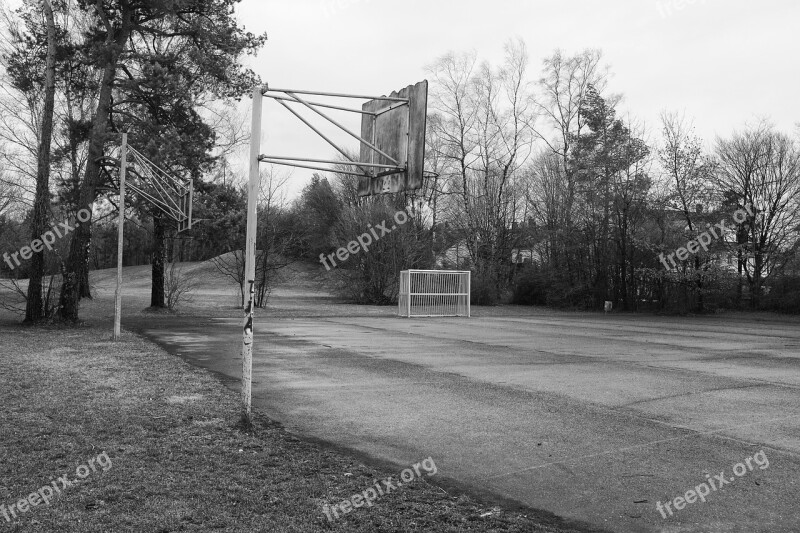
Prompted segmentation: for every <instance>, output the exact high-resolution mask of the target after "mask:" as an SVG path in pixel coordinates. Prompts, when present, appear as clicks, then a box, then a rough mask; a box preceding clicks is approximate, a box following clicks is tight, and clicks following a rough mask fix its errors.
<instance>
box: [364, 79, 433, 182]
mask: <svg viewBox="0 0 800 533" xmlns="http://www.w3.org/2000/svg"><path fill="white" fill-rule="evenodd" d="M389 96H390V97H391V98H401V99H407V102H399V101H387V100H381V99H375V100H370V101H368V102H367V103H365V104H364V105H363V106H362V107H361V109H362V110H363V111H365V112H366V113H365V114H364V115H362V117H363V118H362V120H361V138H362V139H363V140H365V141H368V142H370V143H371V144H372V145H373V146H375V147H377V148H378V149H380V150H381V151H382V152H384V153H385V154H386V155H389V156H391V157H392V158H393V159H394V160H395V161H397V162H399V165H397V166H398V167H400V168H402V169H403V170H402V171H400V172H398V171H396V170H391V169H390V170H381V168H380V167H369V168H367V169H366V172H367V175H366V176H363V177H361V178H359V182H358V194H359V196H370V195H373V194H387V193H397V192H402V191H406V190H415V189H419V188H421V187H422V176H423V168H424V165H425V125H426V124H425V123H426V119H427V114H428V82H427V81H421V82H419V83H417V84H415V85H409V86H408V87H405V88H404V89H401V90H400V91H399V92H393V93H392V94H391V95H389ZM359 161H361V162H364V163H372V164H379V165H392V164H394V162H393V161H391V160H390V159H389V158H387V157H385V156H384V155H382V154H380V153H378V152H377V151H375V150H374V149H373V148H372V147H370V146H369V145H367V144H366V143H364V142H362V143H361V151H360V157H359Z"/></svg>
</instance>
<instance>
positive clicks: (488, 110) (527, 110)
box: [428, 41, 535, 300]
mask: <svg viewBox="0 0 800 533" xmlns="http://www.w3.org/2000/svg"><path fill="white" fill-rule="evenodd" d="M505 52H506V57H505V62H504V64H503V65H502V66H501V67H500V68H498V69H495V68H492V67H491V65H489V64H488V63H482V64H480V65H477V66H476V58H475V56H474V54H465V55H460V56H457V55H454V54H448V55H446V56H444V57H442V58H441V59H439V60H438V61H437V62H436V63H435V64H433V65H432V66H430V67H429V69H428V70H429V72H430V73H431V76H432V78H433V80H434V81H433V90H432V98H431V103H432V107H433V109H434V111H435V112H436V113H437V114H438V115H439V117H438V118H437V119H436V120H435V121H433V126H434V128H435V129H434V134H435V135H437V136H438V137H439V139H438V142H437V144H436V146H437V148H438V150H439V153H438V154H437V155H438V156H439V157H440V158H441V161H442V175H443V176H444V177H445V179H446V180H447V181H448V183H447V190H448V191H449V192H451V193H453V195H454V197H453V200H454V201H451V202H449V205H448V211H449V213H448V215H447V218H448V219H449V220H450V221H451V222H453V223H455V224H457V225H458V226H459V229H460V231H461V233H462V235H463V238H464V239H465V240H466V245H467V248H468V250H469V254H470V257H471V262H472V264H473V265H474V268H475V270H476V273H477V275H476V281H477V282H478V283H479V284H480V285H483V286H485V288H486V291H485V292H484V291H480V292H479V293H478V298H479V299H480V298H481V296H480V294H481V293H484V294H486V295H487V297H488V299H489V300H491V299H493V296H490V295H491V294H493V295H496V294H497V292H498V290H499V288H500V285H501V284H502V280H503V279H504V273H503V270H504V268H505V267H506V266H507V265H508V264H509V263H510V257H511V249H512V248H513V246H514V237H515V235H516V234H515V233H514V232H512V231H511V228H512V226H513V224H514V222H516V221H517V219H518V218H519V217H520V214H521V209H524V202H521V201H520V199H521V196H520V191H521V187H520V186H519V183H518V182H519V177H520V168H521V166H522V165H523V164H524V162H525V160H526V159H527V158H528V156H529V155H530V152H531V147H532V143H533V120H534V117H535V113H534V103H533V99H532V87H531V84H530V82H529V81H528V75H527V68H528V55H527V50H526V48H525V45H524V43H523V42H522V41H511V42H509V43H508V44H507V45H506V49H505ZM455 198H458V200H457V201H455ZM523 216H524V215H523Z"/></svg>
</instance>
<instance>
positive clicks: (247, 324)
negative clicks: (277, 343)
mask: <svg viewBox="0 0 800 533" xmlns="http://www.w3.org/2000/svg"><path fill="white" fill-rule="evenodd" d="M261 99H262V94H261V87H256V88H254V89H253V116H252V125H251V129H250V180H249V183H248V186H247V244H246V250H245V275H244V284H245V286H244V287H243V290H244V294H245V295H246V297H247V301H246V302H245V308H244V330H243V338H242V417H243V419H245V420H246V421H247V422H248V423H249V422H252V417H251V412H252V411H251V405H252V398H251V397H252V376H253V305H254V303H255V302H254V299H255V277H256V275H255V274H256V231H257V229H258V228H257V226H258V218H257V213H256V209H257V206H258V191H259V188H260V174H259V164H258V156H259V155H260V150H261Z"/></svg>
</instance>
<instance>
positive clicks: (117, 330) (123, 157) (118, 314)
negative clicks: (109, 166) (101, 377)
mask: <svg viewBox="0 0 800 533" xmlns="http://www.w3.org/2000/svg"><path fill="white" fill-rule="evenodd" d="M127 164H128V134H127V133H123V134H122V146H121V147H120V164H119V216H118V217H117V292H116V293H115V294H114V340H115V341H118V340H119V338H120V336H121V334H122V324H121V323H122V249H123V244H124V241H123V235H124V231H123V227H124V226H125V171H126V167H127Z"/></svg>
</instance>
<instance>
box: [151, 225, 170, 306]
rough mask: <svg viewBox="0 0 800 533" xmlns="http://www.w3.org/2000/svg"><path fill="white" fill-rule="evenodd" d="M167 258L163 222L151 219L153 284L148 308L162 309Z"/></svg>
mask: <svg viewBox="0 0 800 533" xmlns="http://www.w3.org/2000/svg"><path fill="white" fill-rule="evenodd" d="M166 257H167V242H166V238H165V237H164V221H163V219H162V218H161V216H160V215H159V216H155V217H153V268H152V271H153V282H152V285H151V288H150V307H156V308H161V307H164V300H165V297H164V264H165V262H166V261H165V259H166Z"/></svg>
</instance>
